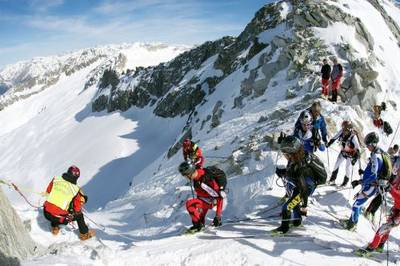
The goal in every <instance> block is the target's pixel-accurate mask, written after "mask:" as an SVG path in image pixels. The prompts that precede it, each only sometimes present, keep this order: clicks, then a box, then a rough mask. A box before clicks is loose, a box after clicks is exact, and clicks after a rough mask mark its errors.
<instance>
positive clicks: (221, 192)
mask: <svg viewBox="0 0 400 266" xmlns="http://www.w3.org/2000/svg"><path fill="white" fill-rule="evenodd" d="M219 195H220V196H221V198H223V199H225V198H226V193H225V191H223V190H220V191H219Z"/></svg>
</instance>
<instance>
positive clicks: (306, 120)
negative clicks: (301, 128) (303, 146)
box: [301, 112, 313, 125]
mask: <svg viewBox="0 0 400 266" xmlns="http://www.w3.org/2000/svg"><path fill="white" fill-rule="evenodd" d="M312 119H313V118H312V115H311V114H310V112H305V113H304V114H303V117H302V118H301V123H302V124H305V125H309V124H311V122H312Z"/></svg>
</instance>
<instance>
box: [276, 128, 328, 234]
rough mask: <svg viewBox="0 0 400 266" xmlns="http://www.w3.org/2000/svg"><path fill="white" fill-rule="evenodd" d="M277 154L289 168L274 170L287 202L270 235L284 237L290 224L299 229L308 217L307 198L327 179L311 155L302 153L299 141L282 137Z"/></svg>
mask: <svg viewBox="0 0 400 266" xmlns="http://www.w3.org/2000/svg"><path fill="white" fill-rule="evenodd" d="M280 150H281V151H282V153H283V154H284V156H285V158H286V159H287V160H288V164H287V167H286V168H285V169H281V168H277V173H276V174H277V175H278V176H280V177H282V178H283V179H284V180H285V188H286V194H287V196H288V197H289V199H288V200H287V201H286V202H285V204H283V206H282V222H281V225H280V226H279V227H278V228H276V229H274V230H273V231H272V234H285V233H286V232H288V231H289V225H290V222H292V224H293V225H294V226H300V225H301V221H302V218H301V216H302V215H306V214H307V203H308V197H309V196H310V195H311V194H312V193H313V192H314V190H315V188H316V187H317V185H319V184H324V183H325V181H326V177H327V174H326V171H325V167H324V164H323V163H322V161H321V160H320V159H318V157H317V156H315V155H314V154H310V153H307V152H305V151H304V148H303V145H302V143H301V141H300V140H299V139H297V138H296V137H294V136H288V137H285V138H284V139H283V140H282V142H281V144H280ZM292 212H293V217H292V219H291V213H292Z"/></svg>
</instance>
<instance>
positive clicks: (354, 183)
mask: <svg viewBox="0 0 400 266" xmlns="http://www.w3.org/2000/svg"><path fill="white" fill-rule="evenodd" d="M359 184H361V180H353V181H351V186H352V187H353V188H355V187H356V186H358V185H359Z"/></svg>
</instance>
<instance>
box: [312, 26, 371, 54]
mask: <svg viewBox="0 0 400 266" xmlns="http://www.w3.org/2000/svg"><path fill="white" fill-rule="evenodd" d="M313 30H314V32H315V33H316V36H318V37H319V38H320V39H321V40H324V42H325V43H326V44H328V47H330V48H331V50H332V52H334V47H335V45H337V44H340V43H348V44H351V46H352V48H353V49H355V50H356V51H357V55H356V57H358V58H365V57H368V47H365V45H364V44H363V43H361V42H360V41H359V40H358V39H357V38H356V29H355V28H354V27H353V26H349V25H347V24H345V23H343V22H335V23H332V24H330V25H329V26H328V27H326V28H313Z"/></svg>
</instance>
